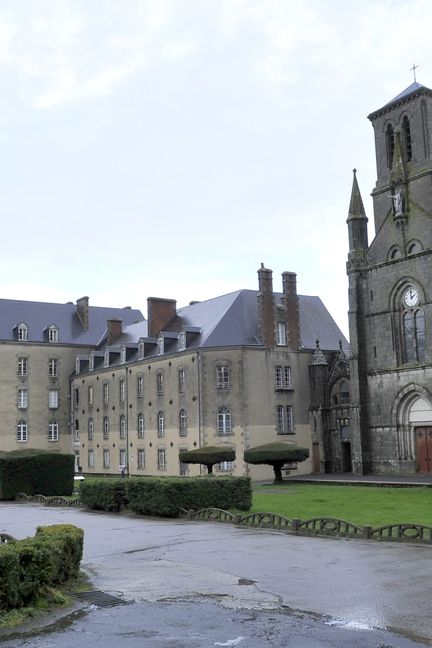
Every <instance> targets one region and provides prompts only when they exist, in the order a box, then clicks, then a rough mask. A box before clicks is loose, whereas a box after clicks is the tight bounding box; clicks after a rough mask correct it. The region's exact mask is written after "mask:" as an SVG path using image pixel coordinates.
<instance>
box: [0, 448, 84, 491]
mask: <svg viewBox="0 0 432 648" xmlns="http://www.w3.org/2000/svg"><path fill="white" fill-rule="evenodd" d="M74 465H75V458H74V456H73V455H66V454H59V453H55V452H48V451H45V450H16V451H13V452H8V453H6V454H2V455H0V499H15V496H16V494H17V493H26V495H37V494H39V493H40V494H42V495H71V494H72V492H73V488H74Z"/></svg>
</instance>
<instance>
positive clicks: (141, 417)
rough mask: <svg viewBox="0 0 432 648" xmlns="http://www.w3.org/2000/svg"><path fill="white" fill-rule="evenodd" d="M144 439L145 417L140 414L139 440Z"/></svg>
mask: <svg viewBox="0 0 432 648" xmlns="http://www.w3.org/2000/svg"><path fill="white" fill-rule="evenodd" d="M143 438H144V416H143V415H142V414H138V439H143Z"/></svg>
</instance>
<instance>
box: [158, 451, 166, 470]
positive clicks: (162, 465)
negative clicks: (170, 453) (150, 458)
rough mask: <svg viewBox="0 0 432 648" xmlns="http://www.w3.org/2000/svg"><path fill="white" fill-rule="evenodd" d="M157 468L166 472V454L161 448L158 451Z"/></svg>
mask: <svg viewBox="0 0 432 648" xmlns="http://www.w3.org/2000/svg"><path fill="white" fill-rule="evenodd" d="M157 467H158V470H166V453H165V450H162V449H160V448H159V449H158V451H157Z"/></svg>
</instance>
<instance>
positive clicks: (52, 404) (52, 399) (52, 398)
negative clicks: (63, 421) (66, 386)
mask: <svg viewBox="0 0 432 648" xmlns="http://www.w3.org/2000/svg"><path fill="white" fill-rule="evenodd" d="M58 404H59V393H58V389H50V390H49V394H48V407H49V408H50V409H57V407H58Z"/></svg>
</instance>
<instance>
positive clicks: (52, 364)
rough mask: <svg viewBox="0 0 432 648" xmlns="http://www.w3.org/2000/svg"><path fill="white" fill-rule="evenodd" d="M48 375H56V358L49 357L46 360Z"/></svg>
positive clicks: (51, 376) (53, 376)
mask: <svg viewBox="0 0 432 648" xmlns="http://www.w3.org/2000/svg"><path fill="white" fill-rule="evenodd" d="M48 375H49V377H50V378H57V376H58V360H57V358H50V359H49V360H48Z"/></svg>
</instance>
